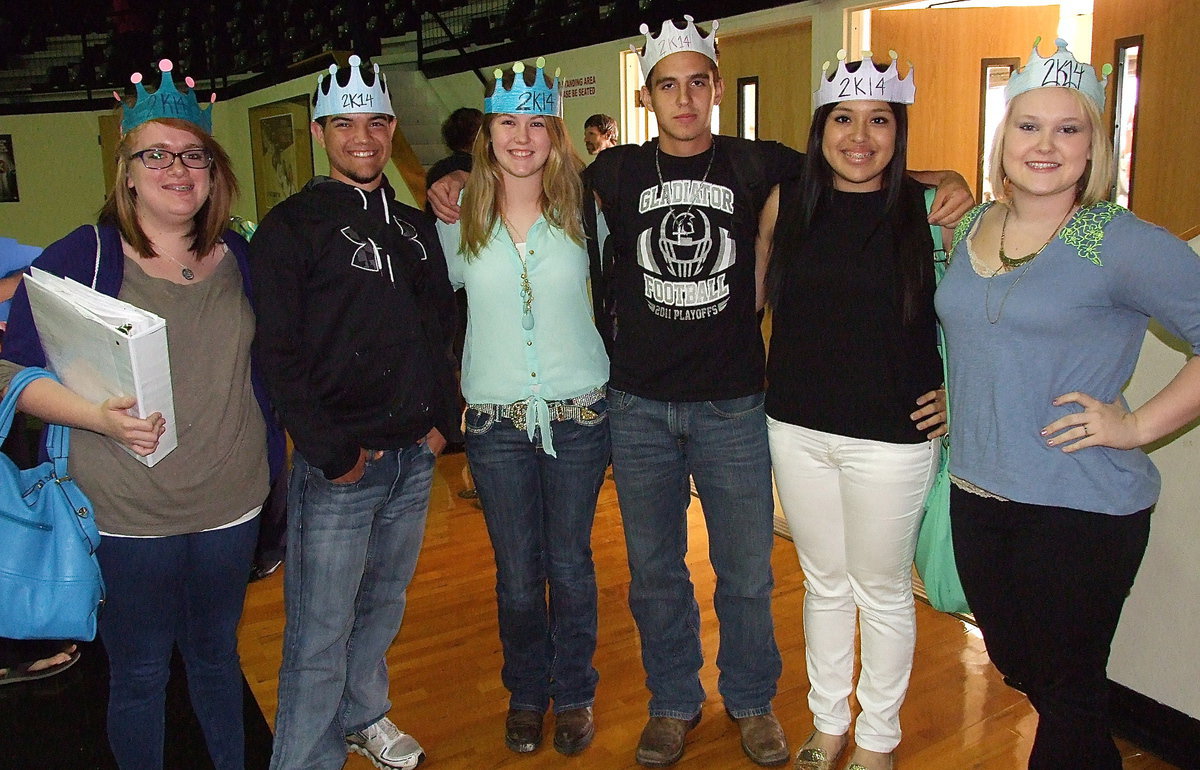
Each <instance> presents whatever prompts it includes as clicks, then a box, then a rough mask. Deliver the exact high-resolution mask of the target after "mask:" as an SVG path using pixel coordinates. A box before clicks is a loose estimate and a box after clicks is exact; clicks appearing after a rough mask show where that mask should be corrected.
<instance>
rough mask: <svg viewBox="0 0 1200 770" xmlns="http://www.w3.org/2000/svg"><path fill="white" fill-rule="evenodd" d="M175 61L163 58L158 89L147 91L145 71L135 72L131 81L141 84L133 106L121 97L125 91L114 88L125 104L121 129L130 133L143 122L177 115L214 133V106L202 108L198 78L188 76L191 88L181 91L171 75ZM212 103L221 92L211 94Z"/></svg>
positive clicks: (118, 97)
mask: <svg viewBox="0 0 1200 770" xmlns="http://www.w3.org/2000/svg"><path fill="white" fill-rule="evenodd" d="M174 67H175V65H174V64H172V63H171V60H170V59H162V60H161V61H159V63H158V68H159V70H161V71H162V82H161V83H159V85H158V90H157V91H155V92H154V93H149V92H147V91H146V87H145V86H144V85H142V73H140V72H135V73H133V74H132V75H130V76H129V82H130V83H133V84H134V85H135V86H137V99H136V101H134V103H133V106H132V107H131V106H129V105H128V104H125V103H124V101H123V100H122V99H121V95H120V94H118V93H117V92H116V91H113V96H115V97H116V99H117V101H118V102H121V104H122V107H123V109H122V114H121V133H123V134H128V133H129V132H130V131H132V130H133V129H135V128H137V127H138V126H140V125H142V124H143V123H145V122H146V121H148V120H155V119H157V118H176V119H178V120H186V121H187V122H189V123H194V124H196V125H197V126H199V127H200V128H202V129H204V133H206V134H211V133H212V107H209V108H208V109H206V110H205V109H201V108H200V103H199V101H197V99H196V91H195V88H196V81H194V80H192V79H191V78H190V77H187V78H184V79H183V82H184V83H186V84H187V89H186V90H185V91H183V92H182V93H180V91H179V90H178V89H177V88H175V79H174V78H173V77H171V70H172V69H174ZM208 101H209V104H212V103H214V102H216V101H217V95H216V94H215V93H214V94H213V95H212V96H210V97H209V98H208Z"/></svg>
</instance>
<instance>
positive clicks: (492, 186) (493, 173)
mask: <svg viewBox="0 0 1200 770" xmlns="http://www.w3.org/2000/svg"><path fill="white" fill-rule="evenodd" d="M525 72H526V73H529V72H531V70H528V69H527V70H525ZM527 77H528V75H527ZM512 78H513V73H512V71H511V70H510V71H509V72H507V73H505V75H504V79H503V82H504V83H505V86H506V87H509V88H511V87H512ZM548 84H549V83H548ZM499 117H500V115H496V114H493V115H485V116H484V117H483V126H482V127H481V128H480V130H479V133H478V134H477V135H476V136H475V145H474V147H472V150H471V155H472V161H473V162H472V166H471V176H470V177H469V178H468V179H467V187H466V190H464V192H463V200H462V218H461V222H462V227H461V231H460V232H461V236H462V238H461V242H460V244H459V249H460V251H461V252H462V255H463V257H464V258H466V259H467V260H468V261H470V260H472V259H474V258H475V257H478V256H479V254H480V252H481V251H483V248H484V247H485V246H486V245H487V244H488V241H489V240H491V235H492V231H493V230H495V228H496V222H497V221H498V220H499V219H500V216H501V211H500V204H501V201H502V199H503V196H502V195H501V192H502V189H503V186H504V175H503V172H502V170H501V168H500V164H499V162H498V161H497V160H496V154H495V152H493V151H492V139H491V136H492V123H493V122H494V121H495V120H496V119H497V118H499ZM541 117H543V118H544V119H545V121H546V133H547V134H549V136H550V157H549V158H547V159H546V165H545V166H544V167H543V168H542V195H541V200H540V201H539V202H538V205H539V207H540V208H541V210H542V215H543V216H544V217H546V221H547V222H548V223H549V224H550V225H551V226H553V227H557V228H558V229H560V230H562V231H563V232H564V233H566V234H567V237H569V238H570V239H571V240H573V241H575V242H576V243H578V244H580V245H582V244H583V240H584V235H583V224H582V221H581V217H582V212H583V179H582V177H581V176H580V174H581V173H582V172H583V159H582V158H580V157H579V153H578V152H576V151H575V147H574V146H573V145H572V144H571V139H570V137H569V136H568V135H567V132H566V129H565V128H564V127H563V122H562V119H561V118H556V117H554V116H553V115H543V116H541Z"/></svg>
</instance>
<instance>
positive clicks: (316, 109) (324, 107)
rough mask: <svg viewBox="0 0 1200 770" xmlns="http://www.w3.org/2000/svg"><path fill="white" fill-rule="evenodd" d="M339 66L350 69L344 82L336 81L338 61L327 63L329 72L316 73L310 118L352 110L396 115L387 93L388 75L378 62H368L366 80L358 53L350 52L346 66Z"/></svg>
mask: <svg viewBox="0 0 1200 770" xmlns="http://www.w3.org/2000/svg"><path fill="white" fill-rule="evenodd" d="M340 69H341V70H342V71H344V70H349V71H350V72H349V74H348V75H346V76H345V79H346V85H342V84H341V83H339V82H338V72H339V67H338V66H337V64H330V65H329V72H328V73H326V74H324V75H318V76H317V90H316V91H313V98H312V104H313V114H312V119H313V120H316V119H317V118H325V117H329V116H330V115H353V114H355V113H370V114H372V115H391V116H392V117H395V116H396V112H395V111H394V110H393V109H392V98H391V95H390V94H389V93H388V87H387V78H385V77H384V76H383V73H381V72H380V71H379V65H378V64H373V65H371V74H372V77H371V82H370V83H369V84H368V83H367V81H366V80H365V79H364V78H363V66H362V59H360V58H359V57H358V55H357V54H352V55H351V56H350V59H349V61H348V62H347V66H345V67H341V68H340Z"/></svg>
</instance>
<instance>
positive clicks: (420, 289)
mask: <svg viewBox="0 0 1200 770" xmlns="http://www.w3.org/2000/svg"><path fill="white" fill-rule="evenodd" d="M360 65H361V60H360V59H359V57H358V56H351V57H350V58H349V63H348V66H345V67H341V68H339V67H337V65H331V66H330V68H329V72H328V73H327V74H325V75H324V77H322V78H320V79H319V81H318V85H317V88H316V91H315V92H314V93H313V101H312V106H313V122H312V125H311V131H312V135H313V137H314V138H315V139H316V141H317V142H318V143H319V144H320V145H321V146H322V147H323V148H324V149H325V154H326V156H327V157H328V159H329V167H330V175H329V176H318V177H314V178H313V179H312V180H310V181H309V183H308V184H306V185H305V186H304V189H302V190H301V191H300V192H298V193H296V194H295V195H293V196H292V197H290V198H288V199H286V200H284V201H283V202H282V203H280V204H278V205H277V206H275V207H274V208H272V209H271V211H270V212H268V213H267V215H266V216H265V217H264V218H263V221H262V222H261V224H260V225H259V227H258V230H257V231H256V232H255V235H254V240H253V241H252V242H251V253H252V258H251V270H252V272H253V274H254V278H255V282H256V283H255V286H256V289H257V293H256V295H255V299H256V306H257V308H258V313H259V326H258V334H257V335H256V337H255V341H254V349H255V352H256V353H257V354H258V356H259V357H260V358H261V360H262V362H263V367H262V371H263V374H264V378H265V379H266V381H267V385H268V388H269V389H270V392H271V396H272V401H273V403H274V404H275V407H276V409H277V410H278V412H279V415H280V419H281V420H282V421H283V424H284V426H285V427H286V428H287V429H288V432H289V434H290V435H291V437H292V441H293V443H294V452H293V454H292V471H291V476H290V488H289V492H288V515H287V519H288V542H287V554H288V567H287V569H286V570H285V571H284V611H285V618H286V625H285V626H284V638H283V662H282V665H281V666H280V671H279V710H278V712H277V715H276V720H275V745H274V753H273V755H272V757H271V767H272V768H274V769H275V770H283V769H285V768H286V769H288V770H290V769H292V768H309V767H321V768H329V767H340V766H341V765H342V763H343V762H344V761H345V756H346V752H347V750H350V751H354V752H357V753H359V754H362V755H364V756H366V757H367V758H368V759H370V760H371V761H372V762H374V763H375V764H376V765H377V766H380V767H387V768H412V767H416V766H417V764H419V763H420V762H421V760H422V759H423V758H424V756H425V752H424V750H423V749H422V748H421V745H420V744H419V743H418V742H417V741H416V739H414V738H413V737H412V736H411V735H408V734H406V733H404V732H402V731H400V730H399V729H398V728H397V727H396V725H395V724H394V723H393V722H392V721H391V719H389V718H388V712H389V710H390V709H391V702H390V700H389V699H388V690H389V681H388V670H387V663H386V660H385V656H386V655H387V651H388V648H389V647H390V646H391V644H392V641H393V639H395V637H396V634H397V633H398V632H399V630H400V624H401V621H402V620H403V618H404V608H405V601H406V591H407V588H408V584H409V581H410V580H411V579H412V576H413V571H414V570H415V569H416V563H417V555H418V553H419V552H420V549H421V541H422V539H423V537H424V534H425V516H426V513H427V511H428V507H429V491H430V487H431V485H432V482H433V468H434V461H435V458H436V457H437V455H438V453H439V452H441V450H442V448H443V447H444V446H445V443H446V438H447V437H451V438H453V437H454V436H456V434H457V433H458V421H459V419H458V418H459V412H458V405H457V393H456V387H455V380H454V366H453V362H452V359H451V354H450V341H451V335H452V331H453V328H454V297H453V295H452V294H451V291H450V282H449V281H448V280H447V277H446V263H445V260H444V259H443V257H442V251H441V248H440V246H439V244H438V239H437V233H436V231H435V230H434V226H433V221H432V220H431V219H430V218H428V217H427V216H426V215H425V214H424V213H422V212H420V211H418V210H416V209H414V208H412V207H410V206H404V205H403V204H400V203H397V202H396V200H395V195H394V194H393V191H392V188H391V186H390V185H389V184H388V182H387V179H386V178H385V177H384V174H383V171H384V168H385V167H386V165H387V163H388V160H389V158H390V157H391V147H392V143H391V140H392V134H393V133H394V132H395V130H396V117H395V113H394V111H393V109H392V105H391V99H390V94H389V92H388V89H387V83H386V81H385V80H384V77H383V76H382V75H381V74H380V73H379V66H378V65H375V66H373V67H367V66H360ZM347 105H353V106H347Z"/></svg>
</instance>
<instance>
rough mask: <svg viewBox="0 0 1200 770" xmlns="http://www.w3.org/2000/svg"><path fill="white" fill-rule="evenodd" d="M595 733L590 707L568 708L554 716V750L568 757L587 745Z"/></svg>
mask: <svg viewBox="0 0 1200 770" xmlns="http://www.w3.org/2000/svg"><path fill="white" fill-rule="evenodd" d="M595 734H596V722H595V721H594V719H593V718H592V707H591V706H584V707H582V708H577V709H568V710H566V711H564V712H562V713H560V714H558V715H557V716H556V717H555V721H554V750H555V751H557V752H558V753H559V754H565V755H567V756H568V757H569V756H571V755H572V754H578V753H579V752H581V751H583V750H584V749H586V748H587V747H588V745H589V744H591V742H592V737H593V736H595Z"/></svg>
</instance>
